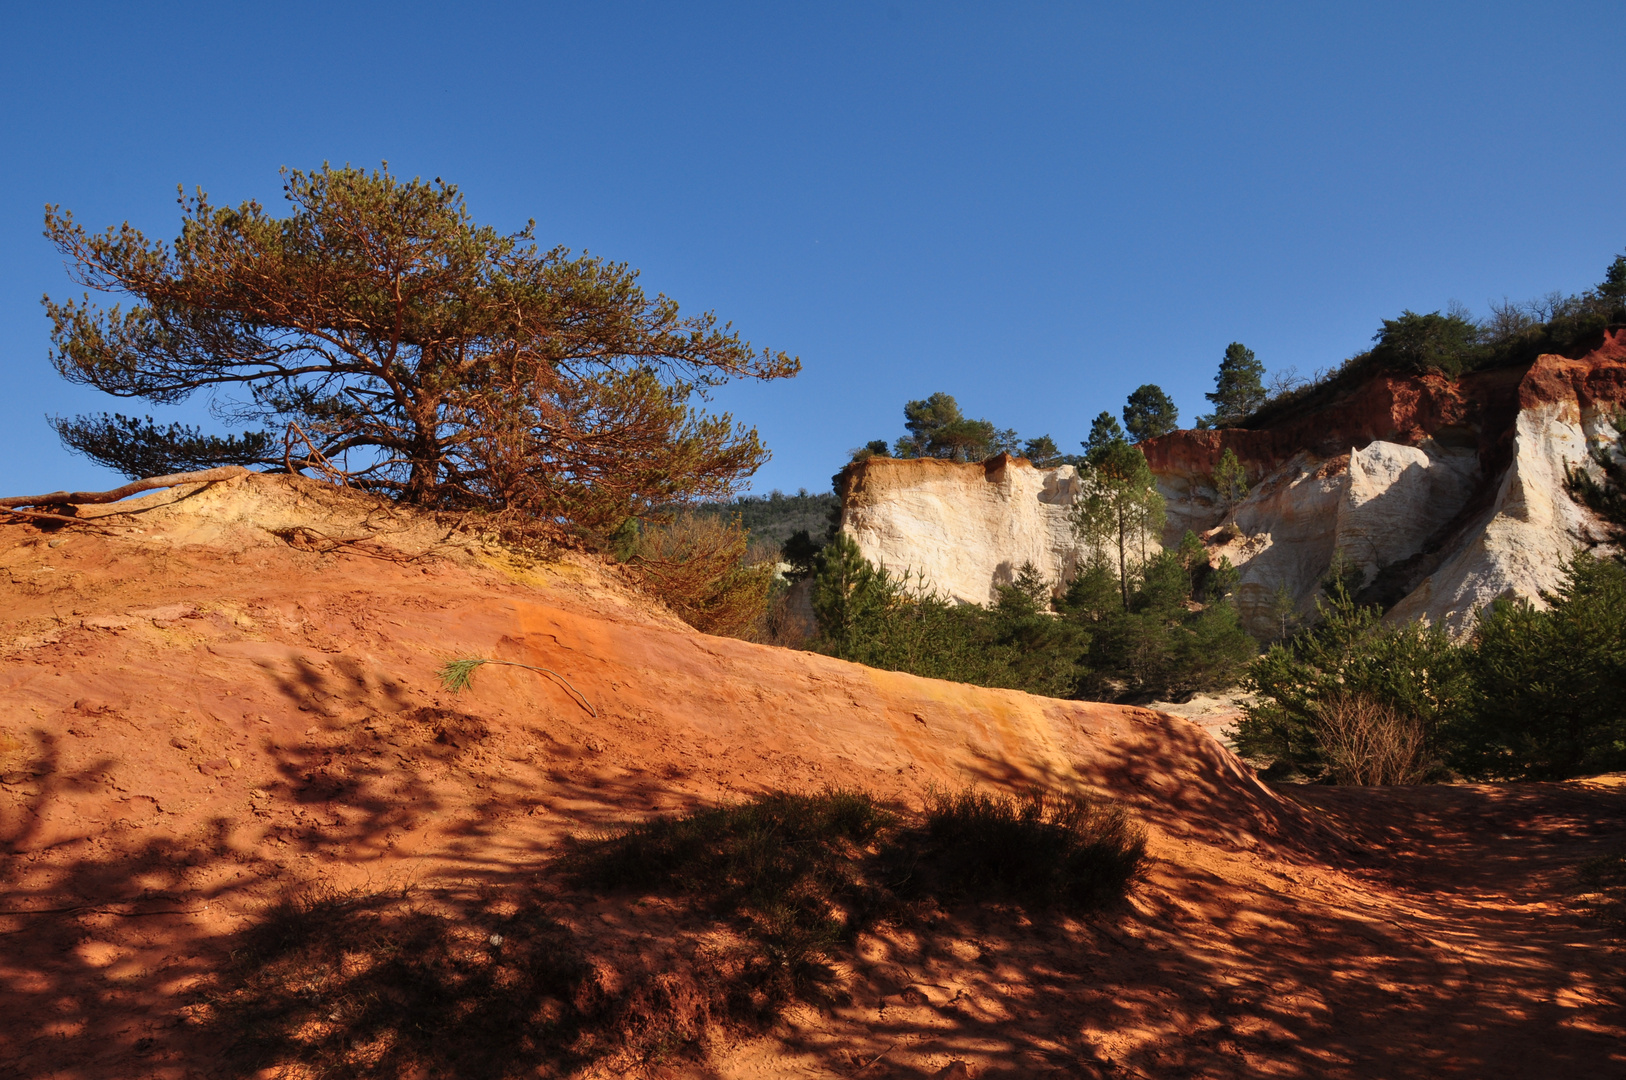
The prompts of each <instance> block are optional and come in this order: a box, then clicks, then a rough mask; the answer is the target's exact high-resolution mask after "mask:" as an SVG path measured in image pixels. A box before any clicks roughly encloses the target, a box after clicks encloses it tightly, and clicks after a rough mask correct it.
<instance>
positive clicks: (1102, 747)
mask: <svg viewBox="0 0 1626 1080" xmlns="http://www.w3.org/2000/svg"><path fill="white" fill-rule="evenodd" d="M139 506H140V508H141V509H140V512H138V513H133V514H124V515H120V516H112V517H109V516H98V517H95V518H93V519H92V520H91V521H90V522H89V523H88V524H86V525H73V526H69V527H66V528H62V529H57V530H51V531H47V530H46V529H42V528H37V527H35V526H33V525H25V524H9V525H3V526H0V685H3V687H4V694H3V696H0V868H3V870H0V873H3V876H0V893H3V896H0V987H3V988H4V989H3V993H0V1002H3V1005H4V1017H3V1019H0V1075H4V1076H7V1077H17V1078H20V1080H44V1078H47V1077H50V1078H63V1080H66V1078H92V1077H94V1078H108V1080H112V1078H119V1080H130V1078H138V1077H165V1078H177V1080H180V1078H193V1077H226V1076H237V1075H259V1076H266V1077H270V1076H289V1077H295V1076H303V1075H312V1074H311V1073H309V1072H306V1071H301V1069H300V1068H295V1067H288V1068H285V1069H280V1070H279V1069H276V1068H267V1069H261V1070H258V1071H256V1070H254V1069H251V1068H249V1067H248V1066H246V1065H244V1064H243V1060H244V1059H242V1058H241V1057H236V1056H233V1054H234V1051H233V1050H232V1046H233V1045H234V1044H233V1041H232V1040H233V1033H232V1032H231V1031H229V1030H224V1029H223V1028H222V1026H221V1024H220V1023H219V1022H211V1021H210V1020H209V1019H208V1017H209V1015H210V1014H209V1013H208V1012H207V1010H206V1009H203V1008H201V1006H200V1002H206V1001H208V1000H210V998H209V995H210V994H211V993H218V992H219V991H220V989H221V986H222V982H223V980H224V979H226V978H227V976H226V975H225V974H224V973H226V972H228V971H229V970H237V969H238V968H240V967H241V963H240V960H241V956H242V953H241V952H240V946H241V943H242V942H243V941H245V940H246V938H245V937H244V935H245V934H248V933H250V932H252V930H253V928H254V927H255V926H256V925H257V924H258V922H259V921H260V920H262V919H263V918H264V916H265V913H266V912H267V910H268V908H269V907H270V906H271V905H273V904H274V903H276V902H277V901H278V900H279V899H284V898H287V897H290V896H300V895H312V894H313V893H319V894H322V895H347V896H374V897H388V896H398V897H400V898H402V902H403V903H404V902H407V901H408V900H409V899H410V900H412V902H415V903H419V904H421V905H424V906H425V908H426V909H427V908H434V909H435V910H436V911H438V912H440V913H442V914H443V915H446V914H447V913H450V914H449V915H447V917H448V918H456V919H461V920H463V923H465V924H466V925H467V927H468V929H469V932H470V933H473V934H479V935H484V934H486V933H487V931H488V930H490V928H491V927H493V926H498V925H499V924H501V925H506V924H503V923H502V919H503V918H505V917H506V916H505V914H504V913H505V912H509V911H511V910H512V907H513V902H512V900H511V898H512V897H513V896H515V895H518V893H517V892H516V890H521V891H526V892H525V895H527V896H535V897H540V900H539V901H538V902H541V903H545V904H546V905H547V910H548V912H549V913H550V917H551V918H552V919H554V920H556V921H557V925H558V927H559V931H558V932H559V933H560V934H567V933H568V934H573V935H575V940H579V941H581V942H583V943H584V946H583V947H584V948H585V949H586V951H587V953H588V954H589V956H590V958H591V962H592V963H593V964H595V965H599V966H601V967H602V968H603V969H604V970H605V971H608V972H611V973H612V974H613V975H614V977H615V978H620V979H629V978H643V979H646V980H654V982H653V983H651V985H654V984H655V983H660V980H662V979H668V978H669V977H675V976H672V973H673V972H676V971H678V970H679V969H684V970H693V969H695V968H696V966H697V965H698V966H700V967H703V966H704V964H705V956H704V955H703V954H702V953H697V952H695V951H694V949H693V948H691V949H690V951H689V952H688V953H687V954H686V955H680V954H681V953H682V952H683V949H682V947H680V944H679V943H680V942H682V941H689V942H690V943H691V944H692V943H693V941H694V940H696V939H694V938H693V937H692V936H691V937H689V938H685V937H684V934H685V933H686V930H685V923H684V920H685V918H687V916H685V915H684V914H683V913H682V912H679V911H676V910H675V909H673V908H671V906H670V905H666V906H663V905H662V904H656V903H649V902H643V901H639V900H637V899H636V898H619V897H615V896H610V897H599V896H592V895H588V894H584V893H580V892H575V891H572V890H571V889H570V888H569V887H567V886H565V885H562V884H560V883H559V882H558V881H557V880H555V875H553V874H552V872H551V870H550V866H551V860H552V859H553V858H554V857H555V855H556V854H557V852H558V851H559V847H560V844H561V841H562V839H563V837H564V836H565V835H566V834H568V833H572V832H577V833H579V832H583V831H591V830H593V829H595V828H601V827H603V826H604V825H606V824H609V823H613V822H620V821H627V820H631V819H636V818H638V817H640V816H643V815H647V814H650V813H653V812H658V811H662V810H668V809H674V808H680V807H688V806H694V805H699V804H707V803H715V802H716V801H718V800H721V799H728V798H733V797H737V796H739V795H741V794H743V793H749V792H753V791H759V790H763V789H768V788H788V789H792V790H802V791H814V790H818V789H821V788H824V787H828V786H839V785H853V786H862V787H864V788H866V789H868V790H870V791H873V792H875V793H877V794H878V795H880V796H882V797H884V798H887V799H890V800H895V801H896V802H898V803H899V804H901V805H904V806H910V805H914V806H918V805H919V801H920V796H921V794H922V793H923V792H924V791H925V790H926V788H927V786H928V785H935V786H937V787H939V788H944V787H956V786H959V785H964V784H985V785H992V786H1002V787H1006V788H1020V787H1023V786H1026V785H1031V784H1045V785H1050V786H1054V787H1058V788H1073V789H1081V790H1090V791H1095V792H1102V793H1107V794H1110V795H1111V796H1113V797H1116V798H1117V799H1120V800H1122V801H1123V802H1124V803H1125V804H1127V805H1128V806H1129V807H1131V808H1132V810H1133V812H1134V814H1135V815H1137V816H1138V817H1139V818H1140V820H1141V821H1143V822H1144V823H1145V825H1146V828H1147V832H1148V837H1149V840H1148V850H1149V855H1150V858H1149V862H1148V867H1147V870H1146V873H1145V875H1144V878H1143V879H1142V880H1141V881H1140V882H1139V883H1138V884H1137V885H1136V886H1135V887H1134V889H1133V890H1132V893H1131V895H1130V897H1129V899H1128V900H1127V901H1126V902H1125V903H1124V904H1122V905H1120V906H1118V907H1117V908H1114V909H1112V910H1109V911H1106V912H1102V913H1099V914H1096V915H1092V916H1090V917H1088V918H1080V919H1072V918H1064V917H1059V916H1054V915H1046V914H1043V913H1023V912H1021V911H1016V910H1011V909H1005V908H997V907H992V908H990V907H982V908H967V909H964V910H955V911H948V912H943V913H941V914H940V915H938V916H937V917H935V918H934V919H933V920H932V921H930V922H929V923H926V924H911V925H902V926H893V927H891V928H887V927H882V928H880V929H878V930H877V931H876V932H874V933H870V934H866V935H864V936H863V937H861V938H860V940H859V941H858V943H857V947H856V949H855V951H854V952H853V954H852V955H851V956H850V957H849V958H848V960H847V962H846V963H844V965H843V967H842V970H841V972H840V975H841V980H842V984H843V987H844V989H845V992H846V997H845V1000H835V1001H833V1002H832V1003H831V1004H828V1005H826V1006H823V1007H820V1008H813V1007H811V1006H796V1007H794V1008H792V1009H791V1011H790V1012H789V1013H788V1014H787V1015H786V1017H785V1018H784V1020H783V1021H782V1022H780V1023H779V1024H778V1025H777V1026H776V1027H774V1028H773V1029H772V1030H770V1031H768V1032H766V1033H751V1032H747V1031H740V1030H737V1029H726V1028H723V1027H714V1028H708V1029H706V1030H705V1031H704V1034H703V1037H702V1038H700V1039H699V1041H698V1043H697V1045H699V1046H700V1047H701V1051H700V1052H699V1053H698V1056H697V1054H696V1053H695V1052H694V1050H693V1049H692V1047H691V1048H690V1049H688V1050H685V1051H684V1052H683V1053H676V1054H668V1055H666V1056H664V1057H661V1056H658V1055H657V1056H654V1057H649V1056H645V1057H643V1058H642V1059H640V1060H633V1059H631V1058H628V1057H625V1056H622V1057H616V1056H615V1055H613V1054H611V1055H605V1056H602V1057H600V1058H599V1059H597V1060H594V1061H585V1062H582V1063H580V1064H579V1068H578V1069H577V1071H579V1072H580V1073H581V1074H583V1075H596V1076H613V1075H651V1076H672V1077H694V1078H701V1077H709V1078H724V1077H727V1078H738V1080H747V1078H749V1080H766V1078H779V1077H785V1078H789V1077H854V1076H862V1077H865V1078H867V1080H873V1078H881V1077H930V1076H939V1075H941V1076H990V1077H992V1076H1012V1077H1016V1076H1046V1075H1054V1076H1081V1077H1186V1076H1190V1077H1230V1076H1236V1077H1244V1076H1246V1077H1305V1078H1309V1077H1413V1076H1415V1077H1440V1076H1462V1077H1476V1078H1477V1077H1503V1076H1505V1077H1548V1076H1551V1077H1565V1078H1576V1077H1594V1076H1596V1077H1604V1076H1619V1075H1626V1042H1623V1041H1622V1036H1623V1035H1626V1014H1623V1011H1622V1003H1623V998H1626V992H1623V988H1622V975H1621V966H1620V961H1621V954H1620V952H1619V950H1618V947H1617V940H1618V939H1617V938H1616V937H1614V936H1612V933H1613V931H1611V929H1610V928H1609V927H1607V926H1606V925H1604V924H1602V923H1600V922H1597V921H1595V920H1594V919H1592V918H1590V917H1589V916H1587V915H1586V914H1585V913H1584V912H1582V911H1581V910H1580V909H1579V907H1578V905H1577V903H1576V902H1575V900H1574V898H1573V895H1572V893H1573V887H1572V885H1571V881H1572V876H1573V869H1574V867H1575V866H1576V865H1577V864H1578V863H1580V862H1581V861H1583V860H1585V859H1587V858H1589V857H1592V856H1595V855H1600V854H1605V853H1609V852H1614V851H1619V850H1621V848H1622V846H1623V845H1626V817H1623V814H1622V812H1623V810H1626V790H1623V789H1622V788H1621V787H1618V786H1613V787H1612V786H1608V785H1604V784H1567V785H1517V786H1513V785H1509V786H1459V787H1431V788H1404V789H1388V790H1337V789H1312V788H1294V789H1278V788H1273V787H1271V786H1267V785H1265V784H1262V783H1260V782H1259V781H1258V780H1257V779H1256V778H1255V777H1254V775H1253V774H1252V772H1251V771H1250V770H1248V769H1247V767H1246V766H1244V765H1243V764H1242V763H1240V762H1239V761H1238V760H1237V759H1236V758H1235V757H1234V756H1232V755H1231V754H1230V753H1229V752H1228V751H1227V750H1225V749H1224V748H1223V747H1222V746H1221V745H1219V744H1218V743H1217V742H1216V741H1214V739H1212V738H1211V737H1210V736H1209V735H1208V734H1206V733H1205V732H1204V731H1203V730H1201V729H1200V728H1199V727H1197V726H1195V725H1193V724H1191V723H1189V722H1187V721H1186V720H1184V719H1181V718H1178V717H1174V716H1170V715H1167V714H1163V713H1158V712H1153V711H1150V710H1143V709H1133V708H1124V707H1113V706H1105V705H1097V704H1090V703H1081V702H1061V701H1052V700H1048V699H1042V698H1036V697H1031V696H1029V695H1025V694H1021V693H1014V692H1005V691H994V690H984V689H978V688H974V687H966V686H960V685H956V684H950V683H943V682H937V681H932V680H926V679H919V678H914V677H911V676H906V675H901V674H895V673H887V672H878V671H872V670H869V669H866V668H863V667H859V666H856V665H852V664H846V663H842V662H839V661H835V660H830V659H828V658H825V657H820V656H816V655H812V654H808V653H801V652H794V651H788V650H783V649H773V648H767V647H763V646H757V645H752V644H748V643H744V642H740V641H734V640H729V639H720V638H712V637H706V636H704V635H701V634H697V633H695V632H693V631H691V630H689V629H687V628H686V627H684V626H683V625H682V624H681V623H679V622H677V621H676V620H675V619H673V618H672V617H670V616H669V615H665V614H662V613H661V612H660V611H658V610H657V609H655V608H654V607H652V606H651V605H650V604H648V603H647V602H645V601H643V600H642V599H640V598H639V597H638V596H637V595H636V593H635V592H634V591H633V590H631V589H630V588H628V587H627V586H626V585H625V584H623V583H622V582H621V581H620V580H619V579H618V578H617V577H616V576H615V574H614V573H613V572H612V571H609V570H606V569H605V568H603V567H600V566H598V565H597V564H595V563H594V562H593V561H592V560H591V559H589V558H587V557H585V556H578V555H560V556H558V557H557V558H556V559H552V560H549V561H544V562H528V561H526V560H523V559H518V558H514V557H511V556H509V555H507V554H505V553H504V552H503V551H501V550H500V549H498V548H495V547H492V546H488V545H483V544H481V543H479V542H476V541H473V540H470V539H468V538H467V537H465V536H463V535H461V534H458V533H456V532H454V531H452V530H450V529H448V528H447V527H446V526H445V525H444V524H441V525H436V524H434V523H432V522H427V521H424V520H421V519H418V518H414V517H411V516H409V515H402V514H399V513H396V512H393V511H391V510H390V509H389V508H388V507H383V506H379V505H376V504H374V503H371V502H369V501H368V500H366V499H364V498H361V497H358V496H353V495H349V494H347V493H342V492H337V491H334V490H333V489H330V488H326V487H324V486H323V485H320V484H316V483H314V482H303V481H292V480H287V479H274V478H265V477H250V478H245V479H241V480H236V481H232V482H229V483H224V484H217V485H215V486H213V487H210V488H207V489H203V490H192V489H185V490H181V491H174V492H168V493H162V494H158V495H153V496H149V497H147V498H146V499H144V500H141V501H140V503H139ZM458 656H485V657H491V658H500V659H506V660H512V661H516V662H519V663H526V664H531V665H535V666H541V667H546V668H549V669H551V670H552V671H554V672H556V673H557V676H558V677H557V678H555V677H551V676H548V675H545V674H542V673H538V672H534V671H529V670H525V669H522V668H517V667H498V666H488V667H484V668H482V669H480V670H479V671H478V672H477V673H476V676H475V679H474V683H473V685H472V687H471V688H470V689H469V690H467V691H465V692H464V693H462V694H460V695H453V694H449V693H447V692H445V691H443V690H441V689H440V688H439V685H438V683H437V680H436V679H435V676H434V672H435V670H436V668H437V667H438V666H439V665H440V664H441V663H442V662H444V661H445V660H446V659H448V658H451V657H458ZM414 898H415V899H414ZM505 905H507V906H506V907H505ZM491 936H492V938H493V939H495V938H497V937H500V935H499V934H497V933H496V932H495V931H492V933H491ZM493 947H494V948H495V947H496V946H495V945H494V946H493ZM234 957H236V958H237V959H234ZM234 964H237V965H238V968H234V967H233V965H234ZM341 966H342V964H341ZM660 985H668V984H666V983H660ZM672 985H675V984H672ZM669 988H670V987H669ZM678 989H679V990H681V987H679V988H678ZM672 994H673V995H675V996H673V998H672V1000H674V1001H677V1002H678V1004H677V1005H675V1006H674V1008H679V1007H681V1006H682V1002H681V1000H679V999H680V998H681V997H682V995H681V994H680V993H678V991H677V990H673V991H672ZM449 1009H450V1012H449V1014H448V1024H453V1023H454V1021H457V1019H458V1017H457V1015H453V1014H455V1012H456V1009H455V1004H454V1006H449ZM701 1011H703V1010H701ZM691 1012H695V1010H693V1009H691ZM695 1015H698V1013H695ZM335 1022H338V1021H337V1020H335ZM356 1052H357V1053H361V1051H360V1050H358V1051H356ZM548 1067H549V1066H548V1065H547V1063H546V1062H542V1063H540V1064H539V1065H538V1066H537V1067H536V1068H535V1069H531V1070H530V1071H527V1070H526V1069H519V1070H515V1071H514V1074H515V1075H547V1074H548ZM573 1067H574V1066H573ZM360 1071H361V1072H363V1073H365V1069H364V1068H362V1069H360ZM416 1075H424V1076H427V1075H430V1073H428V1072H420V1073H418V1074H416ZM492 1075H497V1073H492Z"/></svg>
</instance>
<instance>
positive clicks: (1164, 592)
mask: <svg viewBox="0 0 1626 1080" xmlns="http://www.w3.org/2000/svg"><path fill="white" fill-rule="evenodd" d="M1192 539H1195V537H1193V538H1192ZM1198 548H1199V549H1200V548H1201V542H1200V541H1198ZM815 564H816V566H817V567H818V569H817V571H816V573H815V576H814V584H813V608H814V612H815V614H816V616H817V618H818V625H819V636H818V638H817V639H816V640H815V641H814V643H813V647H814V648H816V649H818V650H819V651H821V652H825V653H828V654H830V655H832V656H838V657H841V658H842V659H844V660H853V661H856V662H858V663H861V664H868V665H870V666H871V667H879V668H886V669H889V670H893V671H908V672H912V673H914V674H916V675H925V676H928V677H931V678H939V679H951V680H954V681H956V682H968V683H974V684H976V685H980V686H1000V687H1008V688H1010V689H1013V690H1026V691H1028V692H1029V693H1034V694H1043V695H1045V696H1048V697H1083V696H1091V697H1145V696H1147V695H1159V694H1169V693H1178V692H1181V691H1184V690H1199V689H1219V688H1222V687H1225V686H1229V685H1231V684H1232V683H1234V682H1235V680H1236V679H1237V677H1238V676H1239V675H1240V673H1241V670H1242V668H1243V666H1244V665H1245V664H1246V663H1247V662H1248V661H1249V660H1250V659H1252V657H1253V656H1254V654H1255V652H1256V651H1257V648H1256V646H1255V645H1254V643H1253V639H1252V638H1250V637H1249V636H1248V635H1247V633H1245V632H1244V631H1243V629H1242V626H1241V622H1240V619H1239V618H1238V615H1237V612H1236V609H1235V607H1234V606H1233V605H1232V604H1230V603H1229V602H1227V601H1225V600H1223V599H1217V600H1216V602H1212V603H1209V604H1207V605H1198V604H1193V603H1191V602H1190V601H1191V598H1192V596H1193V593H1194V590H1195V589H1196V588H1198V587H1199V585H1198V584H1197V583H1200V582H1203V581H1204V580H1205V579H1206V578H1208V577H1210V576H1211V575H1212V572H1211V571H1209V568H1208V563H1207V557H1206V553H1203V554H1202V555H1201V557H1198V556H1197V555H1196V553H1193V552H1190V551H1188V552H1187V553H1186V556H1185V557H1184V558H1182V556H1181V555H1180V554H1179V553H1175V552H1170V553H1165V554H1162V555H1159V556H1157V557H1156V558H1154V559H1153V560H1151V561H1150V562H1149V563H1148V564H1147V566H1146V568H1145V572H1144V573H1141V574H1137V575H1136V576H1135V578H1134V580H1133V581H1132V582H1131V586H1130V589H1129V591H1128V595H1129V602H1128V604H1126V603H1125V601H1124V599H1123V595H1124V594H1123V590H1122V589H1121V588H1120V583H1119V581H1118V579H1117V578H1116V576H1115V575H1114V574H1113V572H1112V570H1111V569H1110V568H1109V567H1108V566H1107V565H1106V564H1104V563H1100V562H1097V563H1096V564H1093V565H1091V566H1087V567H1085V568H1084V569H1083V570H1082V571H1081V572H1080V573H1079V574H1078V575H1077V576H1076V577H1074V579H1073V580H1072V581H1071V582H1070V583H1069V585H1068V588H1067V590H1066V593H1065V595H1064V596H1063V597H1062V598H1061V599H1060V600H1058V601H1055V602H1054V603H1052V601H1051V592H1052V589H1051V585H1050V583H1049V582H1047V581H1045V580H1044V579H1043V577H1042V576H1041V575H1040V574H1039V573H1038V571H1037V570H1035V569H1034V568H1033V567H1032V566H1024V567H1022V568H1021V569H1020V570H1019V572H1018V573H1017V574H1016V576H1015V580H1014V581H1012V582H1011V583H1010V584H1008V585H1004V586H1001V587H1000V588H999V589H998V590H997V593H998V595H997V598H996V599H995V601H994V603H992V604H990V605H988V606H986V607H983V606H980V605H976V604H958V605H956V604H952V603H949V602H948V601H946V600H944V599H942V598H941V597H938V596H935V595H932V594H930V593H926V592H923V591H920V590H911V589H910V588H908V587H907V586H908V583H907V582H903V581H899V580H898V579H896V578H894V577H893V576H892V575H890V574H888V573H887V572H886V571H885V570H883V569H877V568H876V567H874V566H872V565H871V564H870V563H869V562H868V561H867V560H865V559H864V558H863V557H862V556H861V555H860V554H859V552H858V548H857V546H856V545H855V544H854V543H853V542H852V540H851V539H849V538H848V537H846V536H845V535H838V536H837V537H836V538H835V540H833V541H832V542H831V543H830V544H829V545H828V546H827V547H826V548H825V549H824V551H823V552H821V553H820V554H819V555H818V556H817V558H816V559H815ZM1052 608H1054V610H1052Z"/></svg>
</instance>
